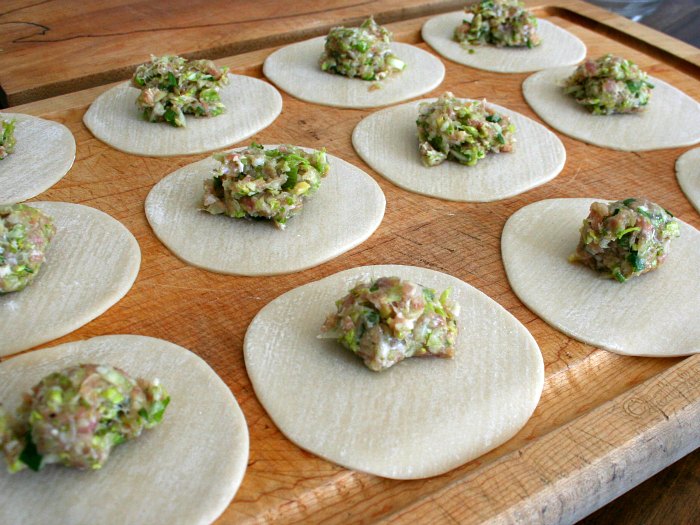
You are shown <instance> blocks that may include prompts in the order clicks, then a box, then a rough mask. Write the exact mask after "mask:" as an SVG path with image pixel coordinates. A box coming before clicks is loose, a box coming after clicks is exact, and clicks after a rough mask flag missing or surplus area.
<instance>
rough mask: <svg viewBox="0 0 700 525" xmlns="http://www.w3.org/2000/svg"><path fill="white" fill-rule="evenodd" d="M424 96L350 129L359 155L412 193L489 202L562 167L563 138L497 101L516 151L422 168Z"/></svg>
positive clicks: (536, 182)
mask: <svg viewBox="0 0 700 525" xmlns="http://www.w3.org/2000/svg"><path fill="white" fill-rule="evenodd" d="M434 100H435V99H424V100H420V101H418V102H409V103H407V104H402V105H400V106H394V107H391V108H387V109H383V110H381V111H377V112H375V113H372V114H371V115H370V116H368V117H365V118H364V119H363V120H361V121H360V123H359V124H358V125H357V126H356V127H355V130H354V131H353V133H352V144H353V146H354V147H355V151H357V153H358V155H359V156H360V157H362V159H363V160H364V161H365V162H366V163H367V164H369V165H370V166H371V167H372V168H373V169H374V170H376V171H377V172H378V173H379V174H380V175H382V176H384V177H386V178H387V179H389V180H390V181H391V182H393V183H394V184H396V185H397V186H400V187H401V188H404V189H406V190H409V191H413V192H415V193H420V194H422V195H428V196H430V197H438V198H441V199H446V200H452V201H468V202H488V201H494V200H499V199H505V198H507V197H512V196H513V195H518V194H519V193H523V192H524V191H527V190H529V189H532V188H534V187H536V186H540V185H542V184H544V183H545V182H548V181H550V180H552V179H553V178H554V177H556V176H557V175H558V174H559V172H561V170H562V169H563V168H564V163H565V161H566V150H565V149H564V145H563V144H562V143H561V141H560V140H559V139H558V138H557V137H556V135H554V133H552V132H550V131H548V130H547V129H546V128H545V127H544V126H542V125H541V124H538V123H537V122H535V121H534V120H532V119H529V118H527V117H525V116H523V115H521V114H519V113H516V112H515V111H511V110H508V109H506V108H504V107H501V106H498V105H496V104H491V103H489V104H488V105H489V106H492V107H494V108H496V109H497V110H498V111H500V112H503V113H505V114H506V115H508V116H509V117H510V118H511V121H512V123H513V124H515V127H516V131H515V138H516V141H517V142H516V144H515V149H514V151H513V152H511V153H497V154H488V155H487V156H486V158H484V159H482V160H480V161H479V162H478V163H477V164H476V165H475V166H464V165H462V164H459V163H457V162H453V161H445V162H443V163H442V164H440V165H439V166H433V167H426V166H424V165H423V164H422V162H421V157H420V154H419V152H418V134H417V131H416V118H417V117H418V106H419V105H420V104H421V103H422V102H433V101H434Z"/></svg>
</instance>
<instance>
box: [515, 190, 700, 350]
mask: <svg viewBox="0 0 700 525" xmlns="http://www.w3.org/2000/svg"><path fill="white" fill-rule="evenodd" d="M595 200H602V199H549V200H544V201H540V202H535V203H534V204H530V205H528V206H525V207H524V208H521V209H520V210H518V211H517V212H516V213H514V214H513V215H512V216H511V217H510V218H509V219H508V222H506V225H505V227H504V228H503V235H502V237H501V251H502V255H503V264H504V265H505V269H506V274H507V275H508V281H509V282H510V285H511V286H512V288H513V291H514V292H515V294H516V295H517V296H518V297H519V298H520V300H521V301H522V302H523V303H525V305H526V306H527V307H528V308H530V309H531V310H532V311H533V312H535V313H536V314H537V315H539V316H540V317H541V318H542V319H544V320H545V321H546V322H547V323H548V324H550V325H552V326H553V327H554V328H556V329H557V330H561V331H562V332H564V333H565V334H567V335H569V336H571V337H573V338H574V339H578V340H579V341H582V342H584V343H588V344H590V345H593V346H597V347H600V348H604V349H606V350H610V351H612V352H616V353H618V354H625V355H639V356H653V357H668V356H677V355H688V354H693V353H697V352H700V325H699V324H698V323H697V322H696V321H697V313H698V298H700V266H698V264H697V261H698V260H699V258H700V232H698V230H696V229H695V228H693V227H692V226H690V225H688V224H686V223H684V222H683V221H679V223H680V230H681V235H680V238H678V239H674V240H673V241H672V242H671V249H670V253H669V255H668V257H667V259H666V261H665V262H664V263H663V264H662V265H661V266H660V267H659V268H657V269H655V270H654V271H652V272H649V273H647V274H644V275H641V276H639V277H635V278H634V279H630V280H628V281H627V282H625V283H619V282H617V281H616V280H614V279H606V278H604V277H602V276H600V275H599V274H598V273H596V272H595V271H594V270H591V269H590V268H588V267H585V266H583V265H581V264H574V263H570V262H568V257H569V255H571V254H572V253H573V252H574V251H575V250H576V245H577V244H578V241H579V229H580V227H581V224H582V222H583V220H584V219H585V218H586V217H587V216H588V211H589V208H590V205H591V203H592V202H594V201H595Z"/></svg>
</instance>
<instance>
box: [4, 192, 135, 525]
mask: <svg viewBox="0 0 700 525" xmlns="http://www.w3.org/2000/svg"><path fill="white" fill-rule="evenodd" d="M30 205H31V206H34V207H35V208H39V209H40V210H42V211H43V212H45V213H46V214H48V215H50V216H51V217H53V219H54V224H55V225H56V235H55V236H54V238H53V240H52V241H51V244H50V245H49V249H48V251H47V254H46V262H45V263H44V264H43V265H42V267H41V270H40V271H39V275H38V276H37V277H36V279H34V281H33V282H32V283H31V284H30V285H29V286H27V287H26V288H25V289H24V290H22V291H21V292H15V293H9V294H4V295H0V334H2V337H0V356H5V355H10V354H13V353H15V352H19V351H22V350H26V349H28V348H31V347H33V346H36V345H38V344H41V343H45V342H47V341H51V340H52V339H56V338H57V337H60V336H62V335H65V334H68V333H70V332H72V331H74V330H77V329H78V328H80V327H81V326H83V325H84V324H87V323H89V322H90V321H92V320H93V319H95V318H96V317H99V316H100V315H102V314H103V313H104V312H105V311H107V310H108V309H109V308H110V307H111V306H113V305H114V304H115V303H116V302H117V301H119V300H120V299H121V298H122V297H124V296H125V295H126V293H127V292H128V291H129V289H131V286H132V285H133V284H134V280H136V275H137V274H138V271H139V266H140V264H141V250H140V249H139V245H138V243H137V242H136V239H134V236H133V235H131V232H129V230H127V229H126V228H125V227H124V226H123V225H122V224H121V223H120V222H119V221H117V220H116V219H114V218H112V217H110V216H109V215H107V214H106V213H103V212H101V211H99V210H96V209H94V208H89V207H88V206H83V205H81V204H68V203H65V202H31V203H30ZM0 522H1V520H0Z"/></svg>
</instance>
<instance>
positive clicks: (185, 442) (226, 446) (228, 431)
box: [0, 335, 248, 525]
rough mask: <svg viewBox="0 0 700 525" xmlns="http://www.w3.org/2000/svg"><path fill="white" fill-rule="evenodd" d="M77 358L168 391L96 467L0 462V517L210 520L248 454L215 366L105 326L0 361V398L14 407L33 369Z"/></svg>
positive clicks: (233, 487)
mask: <svg viewBox="0 0 700 525" xmlns="http://www.w3.org/2000/svg"><path fill="white" fill-rule="evenodd" d="M80 363H105V364H110V365H112V366H116V367H119V368H122V369H124V371H126V372H127V373H128V374H129V375H131V376H132V377H134V378H136V377H143V378H145V379H153V378H156V377H157V378H158V379H160V380H161V382H162V383H163V385H164V386H165V388H166V389H167V391H168V393H169V394H170V398H171V402H170V405H169V406H168V409H167V411H166V413H165V417H164V418H163V422H162V423H161V424H160V425H159V426H157V427H155V428H153V429H151V430H146V431H144V433H143V434H142V435H141V436H140V437H139V438H138V439H136V440H134V441H129V442H127V443H124V444H123V445H120V446H119V447H117V448H115V449H114V451H113V452H112V454H111V457H110V458H109V460H108V461H107V463H106V464H105V466H104V467H103V468H102V469H100V470H97V471H92V472H81V471H77V470H73V469H68V468H64V467H61V466H55V465H51V466H48V467H46V468H45V469H44V470H43V471H42V472H40V473H35V472H31V471H28V470H25V471H23V472H20V473H18V474H14V475H10V474H8V473H7V472H6V471H5V469H4V468H2V469H0V523H4V524H7V525H11V524H20V523H21V524H22V525H31V524H36V525H41V524H45V523H76V524H77V523H100V524H104V525H109V524H115V525H117V524H122V523H169V524H188V525H189V524H208V523H211V522H213V521H214V520H215V519H216V518H217V517H218V516H219V515H220V514H221V513H222V512H223V511H224V509H226V507H227V506H228V504H229V502H230V501H231V499H232V498H233V496H234V495H235V493H236V491H237V490H238V487H239V485H240V483H241V480H242V479H243V474H244V473H245V469H246V464H247V460H248V429H247V427H246V422H245V418H244V417H243V413H242V412H241V409H240V408H239V406H238V404H237V403H236V400H235V399H234V397H233V395H232V394H231V391H230V390H229V389H228V387H227V386H226V385H225V384H224V382H223V381H222V380H221V379H220V378H219V376H218V375H216V372H214V371H213V370H212V369H211V368H210V367H209V365H207V364H206V363H205V362H204V361H203V360H202V359H200V358H199V357H197V356H196V355H195V354H193V353H192V352H190V351H189V350H186V349H184V348H182V347H180V346H177V345H175V344H173V343H169V342H167V341H163V340H162V339H154V338H152V337H143V336H135V335H111V336H105V337H95V338H93V339H89V340H87V341H79V342H74V343H67V344H64V345H60V346H56V347H53V348H50V349H47V350H38V351H35V352H30V353H28V354H24V355H21V356H18V357H15V358H13V359H10V360H8V361H6V362H3V363H1V364H0V399H2V400H3V401H8V402H9V401H11V402H12V403H13V405H10V406H6V408H8V409H9V410H10V411H11V412H13V413H14V407H15V406H16V405H17V404H19V401H20V399H21V394H22V393H23V392H25V391H27V390H28V389H29V388H31V387H32V386H33V385H35V384H36V383H37V382H38V381H39V380H41V378H43V377H45V376H46V375H48V374H50V373H51V372H55V371H57V370H61V369H63V368H66V367H68V366H73V365H76V364H80ZM37 502H40V504H37Z"/></svg>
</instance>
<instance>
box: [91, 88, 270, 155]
mask: <svg viewBox="0 0 700 525" xmlns="http://www.w3.org/2000/svg"><path fill="white" fill-rule="evenodd" d="M139 93H140V90H138V89H136V88H134V87H131V86H130V85H129V83H128V82H124V83H123V84H119V85H118V86H115V87H113V88H112V89H110V90H109V91H106V92H105V93H102V94H101V95H100V96H99V97H97V99H95V101H94V102H93V103H92V104H91V105H90V108H89V109H88V110H87V112H86V113H85V115H84V116H83V122H84V123H85V125H86V126H87V127H88V129H89V130H90V131H91V132H92V134H93V135H95V137H97V138H98V139H100V140H101V141H102V142H105V143H107V144H108V145H109V146H111V147H113V148H115V149H117V150H119V151H124V152H126V153H131V154H133V155H144V156H149V157H169V156H174V155H191V154H194V153H202V152H205V151H213V150H217V149H222V148H225V147H226V146H230V145H232V144H235V143H236V142H240V141H242V140H245V139H247V138H249V137H251V136H253V135H255V134H256V133H258V132H259V131H262V130H263V129H265V128H266V127H267V126H269V125H270V124H272V122H274V120H275V119H276V118H277V117H278V115H279V114H280V112H281V111H282V97H281V95H280V94H279V92H278V91H277V90H276V89H275V88H274V87H273V86H271V85H270V84H268V83H267V82H265V81H263V80H259V79H257V78H252V77H247V76H242V75H231V74H229V84H228V85H226V86H223V87H222V88H221V90H220V92H219V93H220V95H221V101H222V102H223V103H224V105H225V106H226V112H225V113H223V114H221V115H218V116H216V117H203V118H197V117H195V116H194V115H185V118H186V120H187V125H186V127H184V128H176V127H174V126H171V125H170V124H168V123H166V122H148V121H146V120H144V119H143V116H142V115H141V112H140V111H139V110H138V108H137V107H136V99H137V98H138V96H139Z"/></svg>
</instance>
